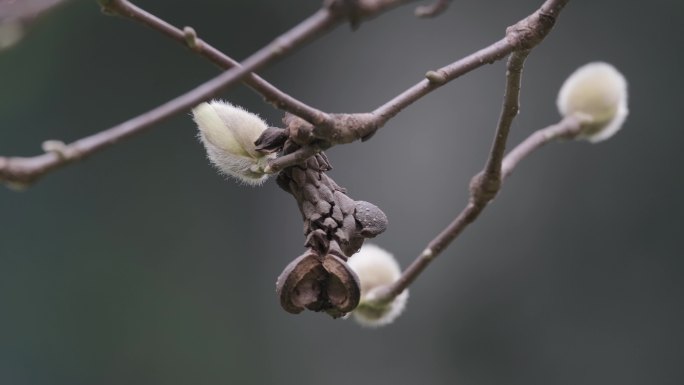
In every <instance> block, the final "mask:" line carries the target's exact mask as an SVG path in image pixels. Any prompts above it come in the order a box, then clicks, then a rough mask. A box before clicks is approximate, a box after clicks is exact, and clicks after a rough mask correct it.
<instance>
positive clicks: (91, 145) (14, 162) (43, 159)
mask: <svg viewBox="0 0 684 385" xmlns="http://www.w3.org/2000/svg"><path fill="white" fill-rule="evenodd" d="M124 1H125V0H100V2H101V4H102V8H103V10H105V11H107V12H110V13H111V12H115V13H116V11H114V10H116V9H118V8H116V7H122V8H121V9H122V10H125V11H127V12H131V8H127V7H125V4H129V5H130V3H128V2H125V3H124ZM407 1H408V0H359V1H355V2H348V1H344V0H331V1H326V2H325V5H324V7H323V8H322V9H320V10H319V11H317V12H315V13H314V14H313V15H311V16H309V17H308V18H307V19H305V20H303V21H302V22H300V23H299V24H298V25H296V26H295V27H294V28H292V29H290V30H289V31H287V32H285V33H284V34H282V35H280V36H279V37H277V38H276V39H275V40H273V41H272V42H271V43H269V44H267V45H266V46H264V47H263V48H261V49H260V50H258V51H257V52H255V53H254V54H252V55H251V56H250V57H248V58H247V59H246V60H245V61H244V62H242V63H241V64H239V65H237V66H233V67H232V68H231V69H230V70H228V71H226V72H224V73H222V74H221V75H219V76H217V77H215V78H213V79H211V80H209V81H207V82H205V83H203V84H201V85H199V86H198V87H196V88H194V89H192V90H190V91H188V92H187V93H185V94H183V95H181V96H178V97H176V98H174V99H172V100H170V101H168V102H166V103H164V104H162V105H160V106H158V107H156V108H154V109H152V110H150V111H148V112H145V113H143V114H141V115H139V116H137V117H135V118H132V119H129V120H127V121H125V122H123V123H120V124H118V125H116V126H114V127H111V128H109V129H107V130H104V131H101V132H99V133H97V134H94V135H91V136H88V137H85V138H82V139H79V140H77V141H75V142H73V143H70V144H68V145H67V146H66V147H65V153H67V154H68V156H58V155H57V154H55V153H52V152H51V153H45V154H41V155H37V156H34V157H28V158H23V157H0V182H5V183H8V184H13V185H23V186H27V185H29V184H31V183H33V182H34V181H35V180H36V179H38V178H39V177H41V176H43V175H45V174H47V173H48V172H50V171H53V170H56V169H58V168H60V167H62V166H65V165H67V164H70V163H72V162H74V161H76V160H79V159H81V158H84V157H86V156H88V155H90V154H93V153H95V152H97V151H100V150H102V149H104V148H107V147H109V146H111V145H113V144H115V143H117V142H118V141H120V140H122V139H125V138H127V137H129V136H131V135H134V134H136V133H140V132H142V131H144V130H146V129H148V128H150V127H152V126H154V125H155V124H157V123H159V122H161V121H163V120H164V119H167V118H169V117H171V116H173V115H175V114H178V113H181V112H184V111H187V110H188V109H190V108H191V107H193V106H195V105H197V104H199V103H201V102H203V101H206V100H208V99H211V98H212V97H213V96H214V95H215V94H216V93H218V92H219V91H222V90H225V89H227V88H228V87H230V86H232V85H234V84H235V83H237V82H239V81H241V80H243V79H244V78H246V77H248V76H250V74H251V73H252V72H253V71H256V70H258V69H260V68H263V67H264V66H266V65H267V64H269V63H271V62H273V61H274V60H276V59H278V58H280V57H282V56H283V55H285V54H288V53H290V52H292V51H294V50H295V49H296V48H298V47H300V46H301V45H303V44H304V43H306V42H308V41H309V40H312V39H314V38H318V37H321V36H322V35H324V34H325V33H326V32H327V31H329V30H330V29H332V28H333V27H334V26H336V25H338V24H340V23H341V22H342V21H344V20H345V19H351V18H355V20H356V21H357V22H358V20H360V19H369V18H373V17H375V16H378V15H379V14H381V13H383V12H384V11H386V10H388V9H391V8H394V7H396V6H398V5H401V4H403V3H405V2H407ZM128 15H129V16H130V17H138V18H140V17H142V19H139V20H140V21H141V22H144V23H150V24H148V25H154V28H155V29H158V30H160V31H162V32H164V33H165V34H167V35H169V36H171V37H173V38H174V39H177V40H180V41H181V42H183V43H184V44H187V40H186V38H187V36H186V34H184V33H183V31H180V30H178V29H176V28H174V27H172V26H171V25H169V24H168V23H166V22H164V21H162V20H160V19H158V18H156V17H153V16H152V15H149V14H147V13H146V12H144V11H142V10H139V11H138V12H135V11H134V12H133V13H129V14H128ZM194 42H195V44H196V46H200V45H202V44H203V43H204V42H202V41H201V40H199V39H194ZM214 51H215V50H211V49H209V48H207V52H208V53H207V55H210V56H211V57H213V58H214V59H215V60H216V61H219V60H220V61H221V62H222V63H224V64H227V63H228V60H226V58H227V57H225V55H223V54H221V53H220V52H218V51H216V52H214ZM224 60H225V62H224ZM231 63H232V61H231ZM261 87H262V91H263V92H264V93H267V92H274V93H273V95H272V96H273V97H274V98H276V99H274V100H277V98H278V97H280V98H281V99H280V100H285V99H286V96H285V94H284V93H282V92H280V94H278V93H275V91H277V90H276V89H275V88H272V89H270V90H269V89H267V88H268V87H266V86H265V84H263V83H261ZM290 102H293V100H290ZM293 105H294V104H293ZM303 106H304V105H299V107H301V108H303ZM302 111H304V110H303V109H302ZM302 111H299V112H302ZM309 112H311V113H314V115H315V112H314V111H309ZM302 113H304V112H302ZM312 120H313V121H314V122H318V121H317V120H316V119H313V118H312ZM319 127H325V126H324V125H320V126H319Z"/></svg>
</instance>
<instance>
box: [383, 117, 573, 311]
mask: <svg viewBox="0 0 684 385" xmlns="http://www.w3.org/2000/svg"><path fill="white" fill-rule="evenodd" d="M583 122H584V120H583V119H582V118H581V117H578V116H570V117H567V118H565V119H563V120H562V121H560V122H559V123H557V124H554V125H551V126H548V127H546V128H543V129H540V130H538V131H535V132H534V133H533V134H531V135H530V136H529V137H527V139H525V140H524V141H523V142H521V143H520V144H518V145H517V146H516V147H515V148H514V149H513V150H511V152H510V153H508V155H506V157H505V158H504V159H503V162H502V163H500V166H501V168H500V171H501V182H503V181H504V180H505V179H506V178H508V177H509V176H510V175H511V174H512V173H513V170H514V169H515V167H516V166H517V165H518V164H519V163H520V161H522V160H523V159H525V158H526V157H527V156H528V155H530V154H531V153H533V152H534V151H536V150H538V149H539V148H541V147H542V146H544V145H545V144H547V143H549V142H552V141H555V140H561V139H571V138H574V137H576V136H577V135H578V134H579V133H580V132H581V129H582V123H583ZM491 159H492V158H491V157H490V160H491ZM483 172H484V171H483ZM478 175H481V174H478ZM474 180H477V176H476V177H475V178H474ZM471 194H472V192H471ZM492 198H493V196H492ZM488 202H489V200H485V199H483V197H482V195H478V194H477V193H475V194H474V195H471V198H470V201H469V202H468V204H467V205H466V207H465V208H464V209H463V210H462V211H461V212H460V213H459V214H458V216H457V217H456V218H455V219H454V220H453V221H452V222H451V223H450V224H449V225H448V226H447V227H446V228H445V229H444V230H442V232H441V233H440V234H439V235H437V237H435V238H434V239H433V240H432V241H431V242H430V243H429V244H428V246H427V247H426V248H425V250H423V252H422V253H421V254H420V255H419V256H418V257H417V258H416V259H415V260H414V261H413V263H411V265H409V267H407V268H406V270H404V272H403V273H402V276H401V277H400V278H399V280H397V281H396V282H395V283H394V284H392V285H390V286H387V288H385V289H384V290H383V291H382V292H380V293H379V295H378V296H377V299H376V301H378V302H380V303H387V302H390V301H392V299H394V298H395V297H396V296H398V295H399V294H401V292H403V291H404V290H405V289H406V288H408V287H409V286H410V285H411V284H412V283H413V281H415V280H416V278H418V276H420V274H421V273H422V272H423V271H424V270H425V268H426V267H427V266H428V265H429V264H430V262H432V261H433V260H434V259H435V258H436V257H437V256H438V255H439V254H440V253H441V252H442V251H444V249H446V247H448V246H449V244H451V242H452V241H454V240H455V239H456V238H457V237H458V236H459V235H460V234H461V233H462V232H463V230H465V228H466V227H468V225H469V224H470V223H472V222H473V221H475V219H477V217H478V216H479V215H480V213H481V212H482V211H483V210H484V208H485V207H486V205H487V203H488Z"/></svg>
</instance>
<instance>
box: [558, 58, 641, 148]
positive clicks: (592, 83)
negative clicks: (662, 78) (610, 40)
mask: <svg viewBox="0 0 684 385" xmlns="http://www.w3.org/2000/svg"><path fill="white" fill-rule="evenodd" d="M556 103H557V105H558V110H559V111H560V113H561V115H563V116H564V117H568V116H570V115H577V116H579V117H581V118H582V119H586V120H587V122H586V123H583V124H582V126H583V130H582V132H581V133H580V135H579V136H578V137H579V138H580V139H587V140H588V141H590V142H592V143H596V142H600V141H602V140H605V139H608V138H610V137H611V136H613V135H614V134H615V133H616V132H617V131H618V130H619V129H620V128H621V127H622V123H624V121H625V119H626V118H627V114H628V110H627V81H626V80H625V78H624V76H622V74H621V73H620V72H618V70H616V69H615V67H613V66H612V65H610V64H608V63H603V62H594V63H589V64H586V65H584V66H582V67H580V68H579V69H577V70H576V71H575V72H574V73H573V74H572V75H570V77H568V78H567V79H566V80H565V83H563V86H562V87H561V89H560V92H559V93H558V100H557V101H556Z"/></svg>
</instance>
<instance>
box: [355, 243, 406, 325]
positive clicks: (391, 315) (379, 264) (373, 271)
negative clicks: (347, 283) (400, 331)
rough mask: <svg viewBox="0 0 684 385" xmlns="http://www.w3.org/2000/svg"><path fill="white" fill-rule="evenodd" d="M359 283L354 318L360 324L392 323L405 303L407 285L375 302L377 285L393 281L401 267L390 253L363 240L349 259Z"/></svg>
mask: <svg viewBox="0 0 684 385" xmlns="http://www.w3.org/2000/svg"><path fill="white" fill-rule="evenodd" d="M347 263H348V264H349V267H350V268H351V269H352V270H354V272H355V273H356V275H357V276H358V277H359V282H360V283H361V300H360V302H359V306H358V307H357V308H356V309H354V311H353V312H352V314H353V316H354V319H355V320H356V321H357V322H358V323H360V324H361V325H363V326H369V327H379V326H384V325H387V324H390V323H392V322H393V321H394V320H395V319H396V318H397V317H399V315H401V313H402V312H403V311H404V308H405V307H406V301H407V300H408V289H407V290H404V291H403V292H402V293H401V294H399V295H398V296H397V297H396V298H394V299H393V300H392V301H391V302H389V303H379V302H377V301H375V300H376V298H377V297H376V294H377V293H378V290H379V289H382V288H383V287H384V286H386V285H389V284H392V283H394V282H395V281H397V280H398V279H399V277H400V276H401V268H400V267H399V264H398V263H397V261H396V260H395V259H394V256H392V254H390V253H388V252H387V251H385V250H383V249H381V248H380V247H378V246H375V245H372V244H365V245H363V247H362V248H361V250H360V251H359V252H358V253H356V254H354V255H353V256H352V257H351V258H349V261H347Z"/></svg>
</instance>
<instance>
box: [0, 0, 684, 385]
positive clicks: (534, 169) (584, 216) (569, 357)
mask: <svg viewBox="0 0 684 385" xmlns="http://www.w3.org/2000/svg"><path fill="white" fill-rule="evenodd" d="M541 3H542V0H535V1H533V0H524V1H515V2H514V1H454V3H453V4H452V6H451V8H450V9H449V11H448V12H447V13H446V14H444V15H442V16H441V17H439V18H437V19H434V20H421V19H416V18H415V17H413V15H412V6H405V7H401V8H399V9H396V10H394V11H392V12H390V13H389V14H386V15H384V16H382V17H380V18H378V19H376V20H374V21H372V22H368V23H365V24H363V25H362V26H361V28H360V29H359V30H358V31H356V32H351V31H350V29H349V28H348V27H347V26H343V27H340V28H338V29H336V30H335V31H334V32H333V33H331V34H330V35H327V36H325V37H323V38H322V39H320V40H318V41H316V42H314V43H313V44H310V45H308V46H306V47H305V48H303V49H301V50H300V51H298V52H296V53H295V54H294V55H292V56H290V57H288V58H286V59H284V60H282V61H280V62H278V63H276V64H274V65H272V66H271V67H270V68H268V69H267V70H265V71H263V72H262V74H263V75H264V77H266V78H267V79H268V80H269V81H271V82H273V83H274V84H275V85H277V86H278V87H281V88H282V89H283V90H285V91H286V92H289V93H291V94H292V95H293V96H295V97H298V98H301V99H302V100H303V101H306V102H308V103H310V104H312V105H314V106H317V107H319V108H321V109H324V110H326V111H333V112H363V111H368V110H371V109H373V108H375V107H377V106H378V105H380V104H382V103H383V102H385V101H387V100H389V98H391V97H393V96H394V95H396V94H397V93H399V92H401V91H402V90H404V89H405V88H407V87H409V86H410V85H412V84H414V83H415V82H417V81H418V80H420V79H421V77H422V76H423V74H424V73H425V72H426V70H429V69H434V68H437V67H439V66H442V65H445V64H447V63H450V62H452V61H454V60H456V59H458V58H460V57H462V56H464V55H467V54H468V53H470V52H472V51H474V50H476V49H479V48H481V47H483V46H485V45H487V44H489V43H491V42H493V41H495V40H496V39H499V38H500V37H501V36H502V35H503V32H504V30H505V28H506V26H508V25H510V24H512V23H514V22H515V21H517V20H519V19H520V18H522V17H524V16H525V15H527V14H529V13H530V12H532V11H533V10H534V9H536V8H537V7H538V6H539V5H540V4H541ZM139 4H140V5H141V6H143V7H145V8H147V9H149V10H150V11H153V12H155V13H157V14H159V15H160V16H161V17H163V18H166V19H167V20H169V21H170V22H172V23H173V24H175V25H179V26H183V25H192V26H194V27H195V28H196V30H197V31H198V33H199V34H200V35H201V36H202V37H203V38H205V39H206V40H208V41H209V42H212V43H213V44H215V45H216V46H217V47H219V48H221V49H223V50H224V51H225V52H226V53H228V54H229V55H231V56H232V57H234V58H236V59H242V58H244V57H246V56H248V55H249V54H250V53H251V52H253V51H255V50H256V49H258V48H259V47H261V46H263V45H264V44H266V43H268V42H269V41H270V39H272V38H274V37H275V36H277V35H278V34H279V33H282V32H283V31H285V30H286V29H287V28H289V27H291V26H293V25H294V24H295V23H296V22H298V21H300V20H301V19H303V18H304V17H305V16H306V15H308V14H310V13H311V12H312V11H314V10H315V9H316V8H317V6H318V2H317V1H306V2H294V1H266V0H263V1H247V0H243V1H226V2H213V1H192V2H181V1H140V2H139ZM683 4H684V3H682V2H681V1H677V0H658V1H651V2H637V1H618V0H600V1H579V0H576V1H571V2H570V4H569V5H568V7H567V8H566V10H565V11H564V12H563V14H562V16H561V19H560V20H559V22H558V24H557V26H556V28H555V29H554V30H553V32H552V34H551V35H550V36H549V37H548V39H547V40H546V41H545V42H544V43H543V44H542V45H541V46H540V47H539V48H538V49H536V50H535V51H534V52H533V54H532V55H531V57H530V58H529V60H528V62H527V65H526V68H525V73H524V77H523V91H522V109H521V114H520V116H519V118H518V119H517V120H516V121H515V123H514V127H513V133H512V138H511V139H512V140H511V143H512V144H515V143H518V142H519V141H520V140H521V139H523V138H524V137H525V136H527V135H528V134H530V133H531V132H533V130H535V129H538V128H541V127H544V126H546V125H548V124H551V123H554V122H555V121H557V120H558V114H557V112H556V108H555V97H556V93H557V91H558V89H559V87H560V85H561V83H562V81H563V80H564V79H565V77H566V76H567V75H568V74H569V73H570V72H572V71H573V70H574V69H575V68H576V67H578V66H580V65H582V64H584V63H586V62H589V61H594V60H605V61H609V62H611V63H613V64H615V65H616V66H617V67H618V68H619V69H620V70H621V71H622V72H623V73H624V74H625V75H626V77H627V78H628V80H629V86H630V110H631V114H630V116H629V118H628V120H627V123H626V125H625V127H624V129H623V131H621V132H620V133H619V134H618V135H617V136H616V137H615V138H613V139H611V140H609V141H608V142H605V143H601V144H598V145H590V144H587V143H564V144H554V145H550V146H549V147H546V148H544V149H543V150H542V151H540V152H539V153H536V154H534V156H533V157H532V158H530V159H529V160H527V161H525V162H524V163H523V164H522V165H521V167H520V168H519V169H518V170H517V171H516V173H515V174H514V175H513V177H512V178H511V179H510V180H509V182H508V183H506V185H505V187H504V189H503V191H502V192H501V194H500V195H499V197H497V199H496V201H495V202H493V204H491V206H490V207H489V208H488V210H487V211H486V212H485V213H484V215H483V216H482V217H481V218H480V220H478V221H477V222H476V223H475V224H474V225H472V226H471V227H470V228H469V229H468V230H467V231H466V232H465V233H464V234H463V236H462V238H460V239H459V240H458V241H457V242H456V243H455V244H454V245H453V246H452V247H450V248H449V249H448V250H447V251H446V252H445V253H444V254H443V255H442V256H441V257H440V258H439V259H438V260H437V261H436V262H435V263H434V265H433V266H431V267H430V268H429V269H428V270H427V271H426V272H425V274H424V275H423V276H421V277H420V279H419V280H418V281H417V282H416V283H415V284H414V285H413V286H412V287H411V297H410V300H409V304H408V309H407V311H406V313H405V314H404V315H403V316H402V317H401V318H400V319H399V320H398V321H397V322H396V323H395V324H393V325H391V326H389V327H386V328H384V329H380V330H367V329H362V328H361V327H359V326H358V325H356V324H355V323H354V322H353V321H350V320H347V321H343V320H337V321H333V320H331V319H328V318H326V317H325V316H323V315H319V314H311V313H310V314H303V315H299V316H293V315H290V314H287V313H285V312H283V311H282V310H281V309H280V307H279V305H278V302H277V298H276V296H275V293H274V289H275V288H274V283H275V278H276V277H277V275H278V274H279V273H280V271H281V269H282V268H283V267H284V266H285V265H286V264H287V263H288V262H289V260H290V259H292V258H294V257H296V256H297V255H299V254H300V253H301V252H302V251H303V247H302V244H303V237H302V234H301V221H300V219H299V214H298V212H297V209H296V205H295V203H294V201H293V200H292V199H291V197H289V196H288V195H286V194H285V193H283V192H282V191H280V190H279V189H278V188H277V187H276V185H275V183H273V182H269V183H267V184H266V185H265V186H263V187H261V188H248V187H244V186H239V185H237V184H235V183H233V182H230V181H228V182H226V181H224V180H222V178H221V177H219V176H218V175H217V174H216V173H215V172H214V170H213V169H211V168H210V167H209V166H208V164H207V161H206V160H205V158H204V153H203V149H202V148H201V145H200V144H199V143H198V142H197V140H196V139H195V127H194V125H193V122H192V121H191V119H190V117H189V116H188V115H181V116H177V117H175V118H173V119H171V120H169V121H167V122H165V123H163V124H160V125H159V126H157V127H155V128H154V129H153V130H152V131H150V132H148V133H145V134H143V135H141V136H138V137H135V138H134V139H132V140H130V141H126V142H125V143H121V144H119V145H117V146H116V147H114V148H111V149H108V150H107V151H104V152H102V153H99V154H97V155H95V156H93V157H92V158H90V159H88V160H87V161H84V162H82V163H78V164H76V165H72V166H70V167H68V168H65V169H63V170H60V171H58V172H55V173H54V174H52V175H50V176H48V177H46V178H45V179H43V180H42V181H40V182H39V183H38V184H37V185H35V186H34V187H33V188H31V189H30V190H28V191H25V192H22V193H16V192H12V191H10V190H7V189H1V190H0V218H1V220H0V237H1V238H0V312H1V313H0V383H2V384H13V385H23V384H32V385H37V384H69V385H76V384H146V385H147V384H160V385H161V384H163V385H172V384H333V385H336V384H350V383H357V384H366V383H368V384H370V383H374V384H389V383H396V384H417V383H421V384H423V383H424V384H474V385H483V384H544V385H548V384H573V385H578V384H621V385H627V384H681V383H682V382H684V369H683V368H682V362H681V360H682V353H683V350H684V349H683V348H682V344H683V342H684V341H683V339H682V336H683V332H682V324H683V322H684V312H683V310H684V309H683V305H682V295H683V294H684V293H683V291H684V290H683V289H684V283H682V280H681V279H680V277H681V275H682V272H683V271H684V262H683V261H682V251H681V246H682V235H683V234H682V224H683V220H684V203H683V199H682V197H683V196H684V178H683V176H684V175H682V170H681V165H682V160H681V147H682V143H684V130H682V127H681V113H682V107H681V100H682V97H681V95H682V89H684V82H683V81H682V75H681V74H682V70H683V68H684V59H683V56H682V51H681V50H682V46H683V45H682V42H683V41H682V40H683V37H684V34H683V31H684V29H683V28H682V27H681V25H682V22H683V21H684V18H682V15H683V13H682V11H684V5H683ZM217 73H218V71H217V69H216V68H215V67H213V66H212V65H211V64H209V63H207V62H206V61H205V60H203V59H202V58H199V57H197V56H195V55H193V54H191V53H190V52H188V51H187V50H184V49H183V48H181V47H180V46H179V45H177V44H176V43H175V42H172V41H169V40H167V39H165V38H164V37H162V36H161V35H159V34H157V33H156V32H153V31H150V30H147V29H145V28H142V27H141V26H139V25H136V24H134V23H131V22H129V21H125V20H123V19H117V18H111V17H105V16H102V15H100V13H99V11H98V6H97V5H96V3H95V2H94V1H76V2H72V3H70V4H67V5H66V6H65V7H63V8H60V9H59V10H57V11H56V12H54V13H52V14H50V15H49V16H47V17H45V18H43V19H41V20H40V21H39V22H38V23H37V24H36V25H35V28H33V30H31V31H30V34H29V35H28V36H27V37H26V39H25V40H24V41H23V42H22V43H21V44H20V45H18V46H16V47H15V48H13V49H11V50H9V51H6V52H2V53H0V154H5V155H33V154H37V153H38V152H39V146H40V143H41V141H42V140H45V139H62V140H65V141H71V140H74V139H76V138H79V137H82V136H85V135H88V134H91V133H94V132H96V131H98V130H101V129H104V128H106V127H109V126H111V125H113V124H116V123H118V122H120V121H122V120H124V119H127V118H129V117H131V116H134V115H135V114H138V113H141V112H144V111H146V110H147V109H149V108H152V107H154V106H156V105H158V104H160V103H162V102H164V101H166V100H168V99H170V98H171V97H173V96H176V95H178V94H180V93H182V92H184V91H186V90H188V89H190V88H191V87H193V86H195V85H196V84H198V83H199V82H202V81H205V80H207V79H209V78H210V77H212V76H214V75H215V74H217ZM503 84H504V66H503V63H497V64H494V65H491V66H486V67H484V68H482V69H480V70H478V71H475V72H473V73H470V74H468V75H467V76H464V77H463V78H461V79H458V80H457V81H454V82H453V83H451V84H449V85H447V86H446V87H444V88H443V89H440V90H438V91H436V92H434V93H433V94H431V95H429V96H428V97H426V98H424V99H422V100H421V101H419V102H418V103H416V104H415V105H413V106H411V107H410V108H408V109H406V110H405V111H404V112H402V113H401V114H400V115H399V116H397V117H396V118H395V119H393V120H392V121H390V122H389V123H388V124H387V125H386V127H384V128H383V129H382V130H381V131H380V132H379V133H378V134H377V135H376V136H375V137H374V138H373V139H372V140H371V141H369V142H366V143H354V144H351V145H347V146H342V147H337V148H334V149H333V150H331V151H329V156H330V158H331V161H332V162H333V165H334V166H335V169H334V170H333V171H332V172H331V175H332V177H334V178H335V179H336V180H337V182H338V183H340V184H341V185H343V186H346V187H347V188H348V189H349V192H350V194H351V196H353V197H355V198H356V199H364V200H368V201H371V202H374V203H375V204H377V205H378V206H380V207H381V208H382V209H383V210H384V211H385V213H386V214H387V216H388V217H389V220H390V227H389V229H388V231H387V232H386V233H385V234H383V235H382V236H381V237H379V238H378V239H377V240H376V243H377V244H379V245H381V246H382V247H384V248H386V249H388V250H390V251H392V252H394V253H395V254H396V256H397V258H398V259H399V261H400V263H401V264H402V265H403V266H406V265H407V264H408V263H409V262H410V261H411V260H412V259H413V258H414V256H416V255H417V254H418V253H419V252H420V251H421V250H422V248H423V247H424V246H425V244H426V243H427V242H428V241H429V240H430V239H431V238H432V237H433V236H434V235H435V234H436V233H437V232H438V231H440V230H441V229H442V228H443V227H444V226H445V225H446V224H447V223H448V222H449V221H450V220H451V219H452V218H453V216H454V215H455V214H456V213H457V212H458V210H460V209H461V207H462V206H463V205H464V203H465V202H466V200H467V182H468V180H469V179H470V177H471V175H473V174H474V173H475V172H476V171H477V170H478V169H479V168H480V167H481V165H482V164H483V162H484V160H485V155H486V151H487V149H488V147H489V143H490V140H491V136H492V133H493V129H494V126H495V124H496V120H497V117H498V113H499V108H500V102H501V98H502V94H503ZM223 97H225V98H226V99H228V100H230V101H232V102H234V103H237V104H240V105H243V106H245V107H247V108H248V109H250V110H251V111H254V112H257V113H259V114H260V115H262V116H263V117H264V118H266V119H267V120H268V121H269V122H270V123H272V124H277V123H278V122H279V119H280V117H281V113H280V112H278V111H276V110H274V109H273V108H272V107H271V106H270V105H266V104H264V103H263V102H262V101H261V98H260V97H259V96H258V95H256V94H254V93H252V92H251V91H249V90H247V89H246V88H245V87H243V86H237V87H235V88H234V89H232V90H230V91H228V92H226V93H224V95H223Z"/></svg>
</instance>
